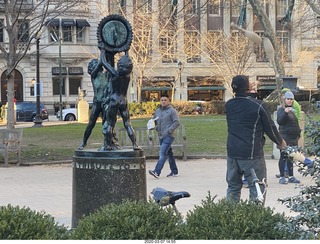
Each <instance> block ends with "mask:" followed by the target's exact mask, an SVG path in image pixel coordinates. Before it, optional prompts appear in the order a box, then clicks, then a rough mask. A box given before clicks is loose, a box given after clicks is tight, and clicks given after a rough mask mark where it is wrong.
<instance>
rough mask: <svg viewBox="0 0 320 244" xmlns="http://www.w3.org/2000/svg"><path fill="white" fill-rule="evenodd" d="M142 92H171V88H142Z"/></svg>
mask: <svg viewBox="0 0 320 244" xmlns="http://www.w3.org/2000/svg"><path fill="white" fill-rule="evenodd" d="M141 90H142V91H171V90H172V88H171V87H167V86H163V87H143V88H142V89H141Z"/></svg>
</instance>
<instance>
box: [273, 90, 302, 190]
mask: <svg viewBox="0 0 320 244" xmlns="http://www.w3.org/2000/svg"><path fill="white" fill-rule="evenodd" d="M293 101H294V95H293V93H292V92H291V91H287V92H286V93H285V94H284V97H283V102H282V103H283V104H282V106H281V107H279V108H278V110H277V123H278V124H279V132H280V135H281V136H282V138H283V139H284V140H285V141H286V143H287V145H288V146H298V141H299V138H300V133H301V129H300V126H299V121H298V118H297V116H296V114H295V111H294V108H293ZM286 163H287V169H288V174H289V178H288V181H287V180H286V178H285V175H284V171H285V166H286ZM279 171H280V178H279V183H280V184H287V183H288V182H289V183H300V180H298V179H297V178H295V177H294V176H293V162H292V161H291V160H290V159H289V158H288V157H286V154H285V152H284V151H283V150H280V159H279Z"/></svg>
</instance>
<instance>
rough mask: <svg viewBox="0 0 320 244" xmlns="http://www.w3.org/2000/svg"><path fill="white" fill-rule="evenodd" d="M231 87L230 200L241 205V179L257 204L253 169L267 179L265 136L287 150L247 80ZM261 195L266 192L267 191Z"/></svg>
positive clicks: (239, 77) (236, 79)
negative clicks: (250, 94) (252, 94)
mask: <svg viewBox="0 0 320 244" xmlns="http://www.w3.org/2000/svg"><path fill="white" fill-rule="evenodd" d="M231 87H232V89H233V92H234V94H235V97H234V98H232V99H230V100H229V101H228V102H227V103H226V105H225V111H226V116H227V124H228V140H227V156H228V159H227V176H226V180H227V183H228V189H227V199H228V200H232V201H235V202H239V201H240V196H241V189H242V176H244V177H245V179H247V180H248V183H249V190H250V193H249V198H250V200H255V199H256V198H257V191H256V188H255V185H254V183H253V181H252V175H251V169H252V168H253V169H254V170H255V172H256V175H257V177H258V179H260V180H262V179H266V177H267V170H266V162H265V159H264V151H263V146H264V144H265V137H264V134H266V135H267V136H268V137H269V138H270V139H271V140H272V141H273V142H274V143H276V144H277V145H278V146H279V148H284V147H285V146H286V142H285V141H284V140H283V139H282V137H281V136H280V134H279V132H278V130H277V127H276V126H275V124H274V122H273V120H272V119H271V116H270V114H269V112H268V111H267V108H266V107H265V105H264V103H263V102H262V101H260V100H257V99H255V98H253V97H252V96H249V94H248V89H249V80H248V77H246V76H243V75H237V76H235V77H233V79H232V83H231ZM262 188H263V187H262ZM261 191H262V192H264V189H261Z"/></svg>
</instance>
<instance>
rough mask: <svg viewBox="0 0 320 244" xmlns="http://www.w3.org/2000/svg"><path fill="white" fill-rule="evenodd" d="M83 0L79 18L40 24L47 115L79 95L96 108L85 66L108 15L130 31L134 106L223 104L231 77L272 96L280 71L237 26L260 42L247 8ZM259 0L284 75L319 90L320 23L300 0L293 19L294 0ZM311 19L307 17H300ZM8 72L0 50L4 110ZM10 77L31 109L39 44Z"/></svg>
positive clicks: (1, 39)
mask: <svg viewBox="0 0 320 244" xmlns="http://www.w3.org/2000/svg"><path fill="white" fill-rule="evenodd" d="M29 1H31V3H32V2H33V1H32V0H29ZM82 1H83V4H82V5H80V6H81V7H79V9H78V11H77V12H71V11H70V12H68V11H66V12H64V13H63V14H59V15H57V16H56V17H54V18H48V19H47V20H46V22H45V25H44V26H43V30H42V35H41V38H40V67H39V69H40V95H41V101H42V102H44V104H46V106H47V107H48V108H49V109H52V110H54V107H55V105H57V104H59V101H60V98H62V101H63V103H64V104H66V105H69V106H71V107H74V106H76V104H77V101H78V99H79V93H80V91H81V92H83V91H85V92H86V97H85V99H86V100H87V101H92V98H93V89H92V84H91V79H90V76H89V75H88V73H87V66H88V63H89V61H90V60H91V59H92V58H97V57H99V49H98V47H97V27H98V24H99V22H100V20H101V19H102V18H103V17H105V16H107V15H109V14H122V15H124V16H125V17H126V18H127V19H128V20H129V22H130V23H131V25H132V29H133V32H134V35H133V36H134V37H133V41H132V45H131V48H130V51H129V54H130V56H132V59H133V62H134V70H133V73H132V76H131V81H132V84H131V87H130V89H129V90H128V100H129V101H130V102H133V101H138V102H140V101H157V100H158V99H159V98H160V96H161V95H163V94H167V95H169V96H170V97H171V98H172V100H173V101H177V100H182V101H211V100H219V101H226V100H228V99H230V98H231V97H232V92H231V89H230V82H231V78H232V76H234V75H237V74H239V73H241V74H244V75H247V76H249V78H250V81H252V82H253V89H254V90H255V91H256V92H257V94H258V98H261V99H262V98H265V97H266V96H267V95H268V94H270V93H271V92H272V91H273V90H274V89H276V80H275V71H274V68H273V66H272V63H271V62H270V60H269V59H268V53H266V52H265V48H264V46H263V44H254V43H251V42H250V41H248V40H247V39H246V38H245V36H244V35H243V32H241V31H239V29H237V28H233V27H232V23H235V24H236V25H238V26H240V27H242V28H244V29H247V30H249V31H253V32H255V33H256V34H258V35H259V36H261V37H263V35H264V31H263V28H262V26H261V24H260V23H259V21H258V20H257V18H256V17H254V15H253V10H252V8H251V6H250V4H249V3H248V1H247V0H209V1H208V0H184V1H179V0H161V1H160V0H122V1H115V0H100V1H87V0H82ZM261 2H263V4H264V7H265V9H266V13H267V15H268V18H269V19H270V21H271V25H272V27H273V28H274V31H275V34H276V37H277V40H278V42H279V47H280V52H281V58H282V60H283V63H284V68H285V71H286V76H288V77H293V78H296V80H297V87H298V88H297V92H298V93H299V94H302V95H305V94H307V95H308V94H310V95H311V94H313V93H315V92H317V91H318V89H319V87H320V68H319V67H320V57H319V48H320V39H319V36H320V16H317V15H316V14H315V13H314V12H313V11H311V10H310V9H308V6H307V5H306V4H303V2H304V1H303V0H296V1H295V4H297V5H298V4H299V6H300V5H301V6H304V9H303V8H294V11H292V12H290V2H291V1H290V0H264V1H261ZM2 10H3V9H2ZM2 10H1V7H0V25H1V26H2V27H3V26H4V25H5V22H4V21H5V19H6V18H5V16H4V14H5V13H4V11H2ZM305 13H307V14H308V15H309V16H308V17H307V18H301V16H302V15H303V14H305ZM35 14H36V13H35ZM30 19H31V18H30ZM30 21H32V20H30ZM27 28H28V25H24V26H21V29H27ZM26 38H30V37H28V36H26ZM0 45H2V46H4V48H5V47H6V46H7V45H8V39H7V35H6V31H5V29H4V28H0ZM21 47H23V45H21ZM5 71H6V60H5V57H3V56H1V52H0V75H1V102H2V103H5V102H7V98H6V76H5ZM14 72H15V98H16V99H17V101H34V100H35V99H36V97H35V95H36V92H37V91H36V89H35V87H36V86H35V75H36V45H34V46H31V48H30V50H28V51H27V54H26V55H25V57H24V58H23V59H22V60H21V61H20V63H19V64H18V66H17V67H16V69H15V71H14ZM60 84H62V86H60Z"/></svg>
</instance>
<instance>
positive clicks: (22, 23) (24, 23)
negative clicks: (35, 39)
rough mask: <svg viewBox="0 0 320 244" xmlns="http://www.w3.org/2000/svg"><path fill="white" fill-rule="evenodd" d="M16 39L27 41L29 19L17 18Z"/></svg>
mask: <svg viewBox="0 0 320 244" xmlns="http://www.w3.org/2000/svg"><path fill="white" fill-rule="evenodd" d="M18 40H19V42H28V41H29V20H19V30H18Z"/></svg>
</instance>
